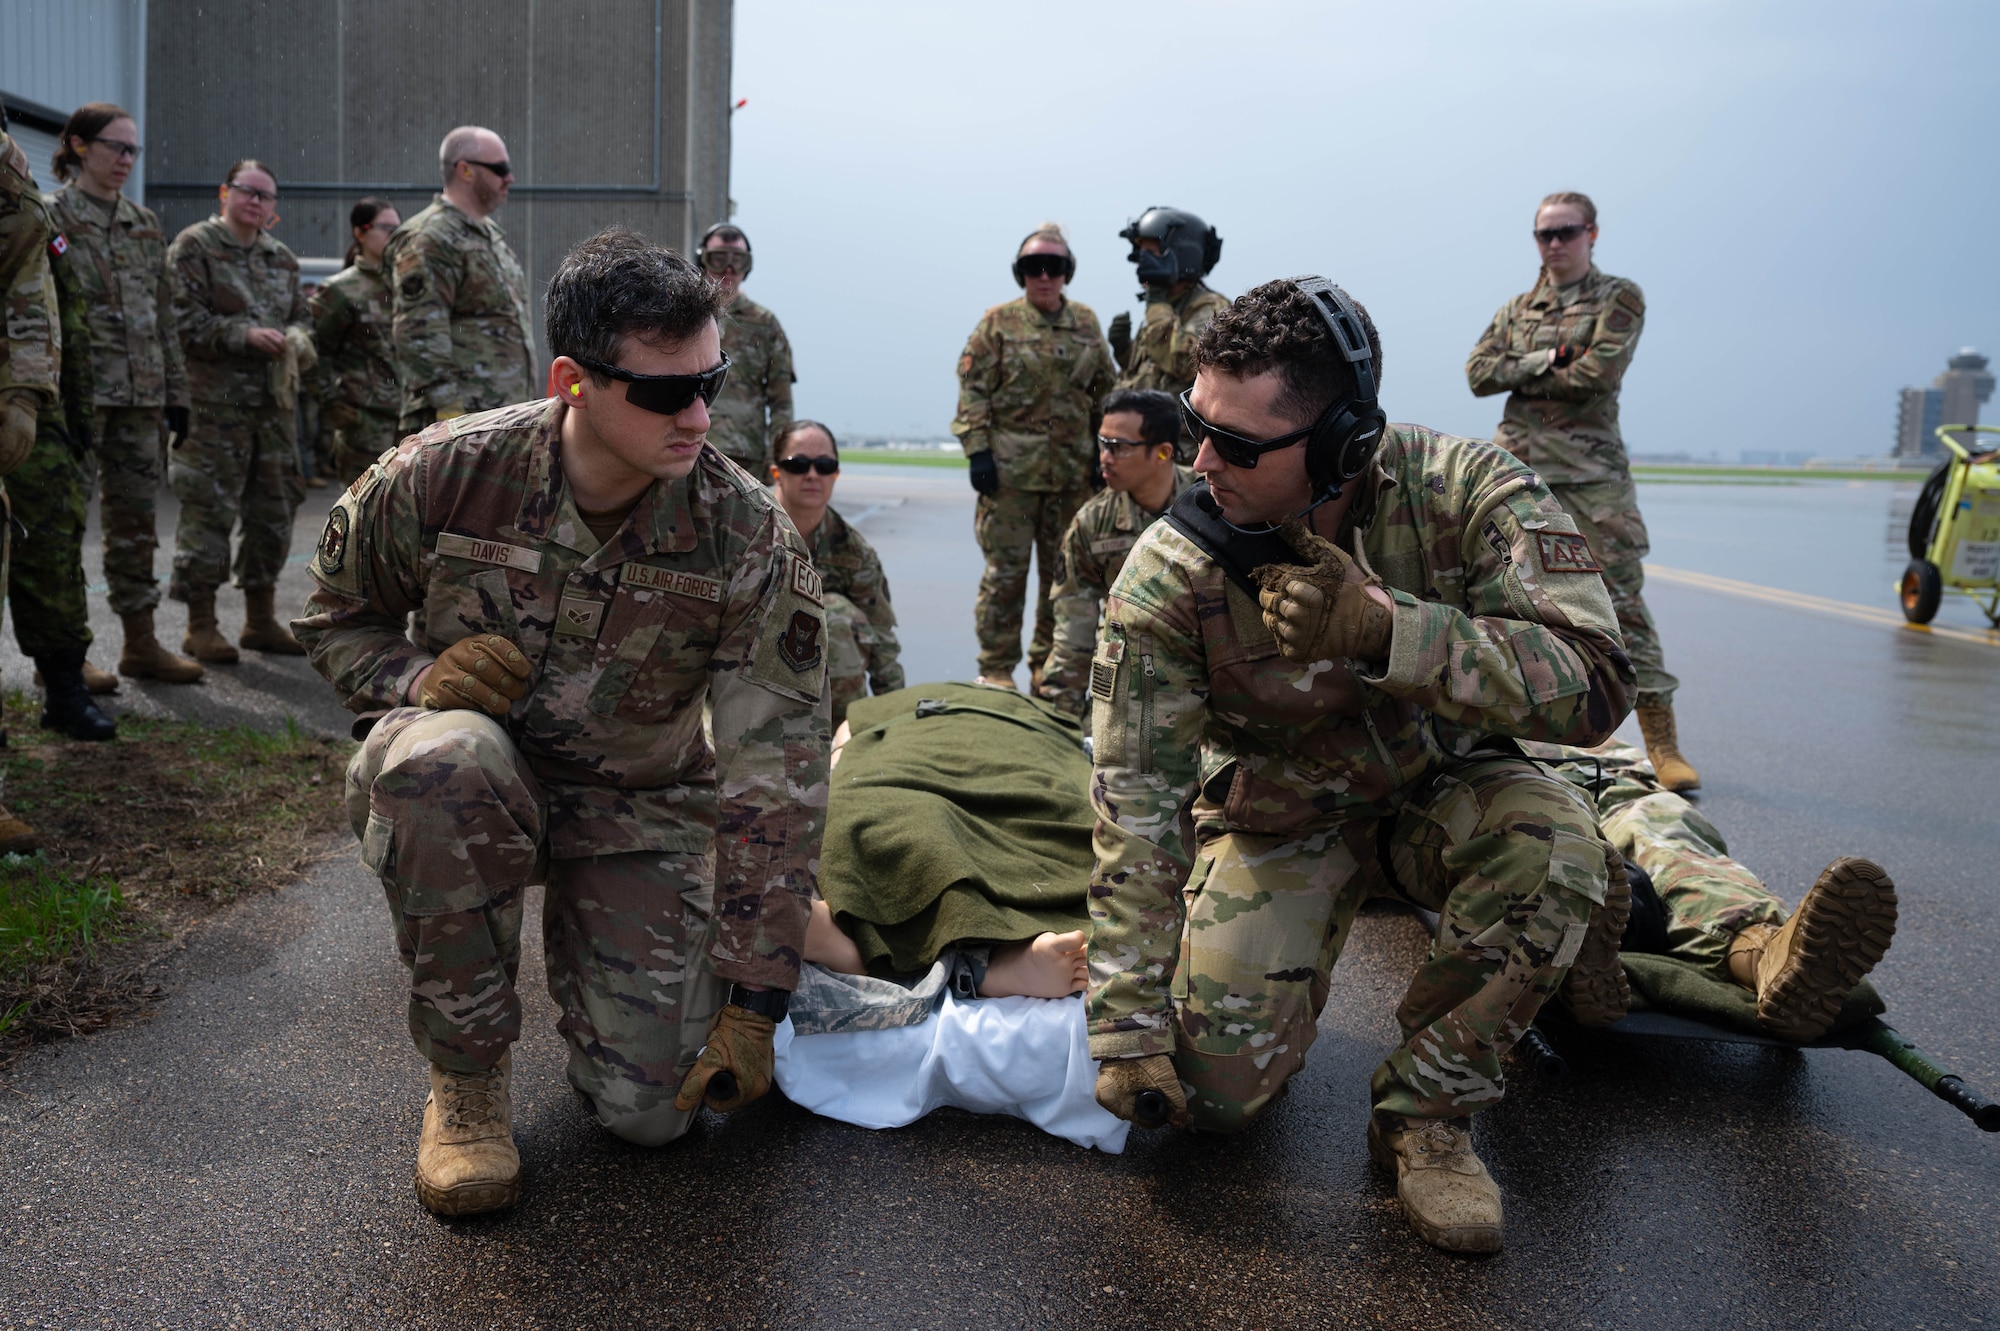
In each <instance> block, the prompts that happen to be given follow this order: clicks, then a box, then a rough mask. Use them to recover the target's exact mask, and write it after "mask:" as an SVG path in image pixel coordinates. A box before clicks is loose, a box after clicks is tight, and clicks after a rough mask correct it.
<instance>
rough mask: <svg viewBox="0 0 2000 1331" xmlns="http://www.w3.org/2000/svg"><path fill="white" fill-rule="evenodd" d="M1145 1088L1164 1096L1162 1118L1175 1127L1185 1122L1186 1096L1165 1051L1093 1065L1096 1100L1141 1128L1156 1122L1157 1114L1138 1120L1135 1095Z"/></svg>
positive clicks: (1182, 1126)
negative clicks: (1164, 1110) (1094, 1069)
mask: <svg viewBox="0 0 2000 1331" xmlns="http://www.w3.org/2000/svg"><path fill="white" fill-rule="evenodd" d="M1147 1091H1152V1092H1155V1093H1157V1094H1158V1095H1160V1096H1162V1097H1163V1098H1164V1100H1165V1107H1166V1115H1165V1118H1166V1121H1167V1122H1168V1123H1171V1124H1173V1125H1174V1126H1175V1127H1177V1128H1184V1127H1186V1126H1187V1125H1188V1107H1187V1096H1186V1095H1184V1094H1182V1093H1181V1079H1180V1077H1179V1075H1178V1074H1176V1073H1175V1072H1174V1060H1172V1059H1171V1058H1168V1057H1167V1056H1166V1055H1165V1054H1148V1055H1147V1056H1146V1057H1144V1058H1107V1059H1105V1060H1104V1062H1103V1063H1101V1064H1099V1065H1098V1068H1097V1103H1099V1104H1101V1105H1103V1106H1104V1107H1105V1108H1106V1109H1108V1110H1110V1111H1111V1112H1112V1113H1114V1114H1116V1115H1117V1116H1118V1117H1120V1118H1122V1119H1124V1120H1125V1121H1126V1122H1127V1123H1138V1124H1139V1126H1140V1127H1142V1128H1157V1127H1159V1126H1160V1123H1159V1119H1158V1116H1156V1115H1148V1116H1147V1121H1146V1122H1143V1123H1141V1122H1140V1121H1139V1119H1140V1115H1139V1110H1140V1105H1139V1097H1140V1096H1141V1095H1143V1094H1145V1093H1146V1092H1147Z"/></svg>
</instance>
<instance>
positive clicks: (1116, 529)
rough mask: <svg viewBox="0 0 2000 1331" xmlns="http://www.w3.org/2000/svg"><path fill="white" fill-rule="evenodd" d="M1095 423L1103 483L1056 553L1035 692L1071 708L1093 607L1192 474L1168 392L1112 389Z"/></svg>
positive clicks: (1092, 641)
mask: <svg viewBox="0 0 2000 1331" xmlns="http://www.w3.org/2000/svg"><path fill="white" fill-rule="evenodd" d="M1103 406H1104V422H1103V424H1101V425H1099V426H1098V427H1097V465H1098V468H1099V470H1101V471H1102V472H1103V473H1104V489H1103V490H1101V491H1099V492H1098V493H1097V494H1094V495H1092V496H1091V497H1090V501H1089V502H1088V503H1086V504H1085V505H1084V506H1083V507H1082V508H1080V509H1078V510H1077V512H1076V516H1075V517H1074V518H1072V519H1070V524H1069V528H1068V530H1066V531H1065V532H1063V539H1062V548H1061V549H1060V550H1058V551H1057V552H1056V582H1055V588H1054V590H1053V591H1051V592H1050V593H1049V604H1050V605H1052V606H1053V607H1054V608H1055V616H1056V631H1055V645H1054V646H1053V647H1051V648H1049V655H1048V659H1047V660H1046V661H1045V662H1043V664H1042V670H1041V677H1042V683H1041V688H1040V693H1041V695H1042V697H1044V698H1047V699H1048V700H1049V701H1050V702H1053V703H1057V704H1060V705H1061V706H1063V707H1066V708H1068V709H1069V710H1071V711H1073V712H1082V711H1084V710H1085V709H1086V708H1087V707H1088V706H1089V702H1088V695H1087V694H1086V693H1085V689H1086V688H1087V687H1088V685H1089V682H1090V654H1091V652H1093V651H1095V650H1096V648H1097V621H1098V612H1099V611H1100V610H1101V609H1102V607H1103V605H1104V594H1105V592H1106V591H1108V590H1110V587H1111V584H1112V583H1114V582H1116V581H1117V580H1118V571H1119V570H1120V569H1122V568H1124V567H1125V556H1126V554H1127V552H1129V551H1130V550H1131V549H1132V546H1133V544H1134V543H1135V542H1136V541H1138V539H1139V533H1140V532H1142V531H1144V530H1145V529H1146V528H1147V527H1149V526H1151V525H1152V524H1153V521H1154V519H1156V518H1158V517H1159V516H1160V514H1162V513H1164V512H1166V511H1167V505H1168V504H1171V503H1173V502H1174V498H1175V496H1177V495H1178V494H1180V492H1181V491H1183V490H1185V489H1187V488H1188V487H1189V486H1190V485H1193V484H1194V472H1193V471H1192V470H1190V469H1189V468H1187V467H1183V466H1180V465H1178V464H1177V463H1175V461H1174V450H1175V448H1176V447H1177V441H1178V440H1179V439H1180V437H1181V408H1180V403H1178V402H1176V401H1175V400H1174V397H1173V394H1171V393H1163V392H1160V391H1159V390H1158V389H1151V388H1115V389H1113V390H1112V391H1111V392H1110V393H1108V394H1106V395H1105V398H1104V404H1103Z"/></svg>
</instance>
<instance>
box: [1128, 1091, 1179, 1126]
mask: <svg viewBox="0 0 2000 1331" xmlns="http://www.w3.org/2000/svg"><path fill="white" fill-rule="evenodd" d="M1169 1112H1170V1107H1169V1106H1168V1104H1167V1097H1166V1095H1165V1093H1163V1092H1161V1091H1151V1090H1147V1091H1141V1092H1139V1093H1138V1094H1137V1095H1135V1096H1133V1097H1132V1121H1133V1122H1134V1123H1137V1124H1138V1125H1139V1126H1140V1127H1142V1128H1164V1127H1165V1126H1166V1125H1167V1115H1168V1113H1169Z"/></svg>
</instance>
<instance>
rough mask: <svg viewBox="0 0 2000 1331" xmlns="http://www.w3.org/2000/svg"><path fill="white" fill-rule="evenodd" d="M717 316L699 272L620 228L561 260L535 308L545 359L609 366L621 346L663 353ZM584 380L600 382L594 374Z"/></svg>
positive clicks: (714, 289)
mask: <svg viewBox="0 0 2000 1331" xmlns="http://www.w3.org/2000/svg"><path fill="white" fill-rule="evenodd" d="M721 309H722V288H720V287H718V286H716V285H715V283H713V282H711V281H709V280H708V278H707V277H705V276H703V275H702V271H701V269H699V268H697V267H695V266H694V265H693V264H691V263H689V262H688V261H687V260H686V259H684V258H682V257H681V256H680V255H678V254H676V253H674V252H673V251H672V250H670V249H667V248H665V247H664V246H660V245H655V244H653V243H652V242H651V241H649V240H647V239H646V238H645V237H644V236H642V235H640V234H639V233H638V232H636V231H628V230H627V229H625V228H624V227H622V226H614V227H608V228H606V229H605V230H603V231H600V232H598V233H597V234H596V235H594V236H592V237H590V239H588V240H586V241H583V242H582V243H581V244H579V245H578V246H577V247H576V248H575V249H573V250H571V251H570V252H569V253H568V254H567V255H565V256H563V261H562V266H561V267H559V268H557V269H556V274H555V276H554V277H552V278H550V279H549V289H548V294H547V295H546V296H545V297H544V298H543V301H542V317H543V320H544V325H545V327H546V329H547V333H548V339H549V354H550V355H551V356H570V357H588V358H589V359H591V360H597V361H603V362H605V363H606V364H611V365H615V364H617V363H618V354H619V350H620V346H621V344H622V343H623V342H624V341H625V339H626V338H628V337H636V338H639V339H641V340H642V341H645V342H649V343H652V344H653V345H656V346H669V347H670V346H673V345H674V344H676V343H680V342H684V341H686V340H687V339H688V338H691V337H694V336H696V335H697V334H699V333H700V332H701V330H702V329H703V328H705V327H707V326H708V324H709V322H710V321H711V320H713V319H714V318H715V317H716V315H717V314H718V313H719V312H720V311H721ZM590 377H591V381H592V382H593V383H598V384H602V383H603V382H604V380H603V379H602V377H600V376H599V375H598V374H597V373H596V372H595V371H590Z"/></svg>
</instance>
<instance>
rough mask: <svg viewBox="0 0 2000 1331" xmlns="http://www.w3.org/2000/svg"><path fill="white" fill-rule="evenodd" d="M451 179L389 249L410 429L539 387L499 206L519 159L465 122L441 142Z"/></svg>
mask: <svg viewBox="0 0 2000 1331" xmlns="http://www.w3.org/2000/svg"><path fill="white" fill-rule="evenodd" d="M438 170H439V172H440V173H441V174H442V175H443V177H444V187H443V188H442V189H441V190H439V191H438V193H437V195H436V197H435V198H433V199H432V200H431V206H430V207H428V208H426V209H424V210H423V211H422V212H420V213H418V214H417V215H416V216H415V217H412V218H410V219H409V220H408V221H407V222H404V223H403V224H402V225H401V226H400V227H398V228H396V233H395V235H393V236H391V237H390V238H389V245H388V248H387V249H385V250H383V252H382V267H383V269H384V271H386V272H387V273H388V275H389V287H390V291H391V293H392V294H391V300H392V301H393V302H394V304H393V306H392V312H391V316H390V341H391V342H392V343H393V344H394V346H395V349H396V367H397V376H398V378H400V379H401V380H402V384H403V419H402V429H403V431H404V432H405V433H408V432H411V431H414V430H421V429H423V428H424V427H425V426H426V425H429V424H430V423H431V422H432V421H434V420H435V421H446V420H450V419H451V418H452V417H454V416H463V415H464V414H465V413H466V412H468V411H485V410H487V409H488V408H491V407H499V406H504V405H506V404H507V403H509V402H521V401H525V400H526V399H528V398H531V397H533V396H534V395H535V390H536V389H537V388H538V387H540V385H538V384H536V383H535V382H534V377H535V376H534V352H533V350H532V348H533V347H534V344H535V334H534V329H533V327H532V325H531V324H530V322H529V319H530V316H529V313H528V279H527V276H526V275H525V274H524V273H522V271H521V264H520V261H519V260H518V259H516V258H515V257H514V251H513V249H512V247H510V246H509V245H508V244H507V233H506V232H504V231H502V230H501V229H500V224H499V223H498V222H495V221H494V220H493V216H492V214H493V213H494V212H495V211H496V210H498V209H499V207H500V206H501V205H502V204H504V203H506V202H507V191H508V190H509V189H510V188H512V186H513V184H514V168H513V167H512V166H511V165H510V164H509V163H508V160H507V145H506V144H505V143H503V142H502V141H501V139H500V136H499V135H498V134H495V133H494V132H493V131H492V130H490V129H481V128H480V127H479V126H477V125H460V126H459V127H458V128H457V129H454V130H452V131H451V133H449V134H447V135H445V136H444V142H442V143H440V144H439V145H438Z"/></svg>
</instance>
